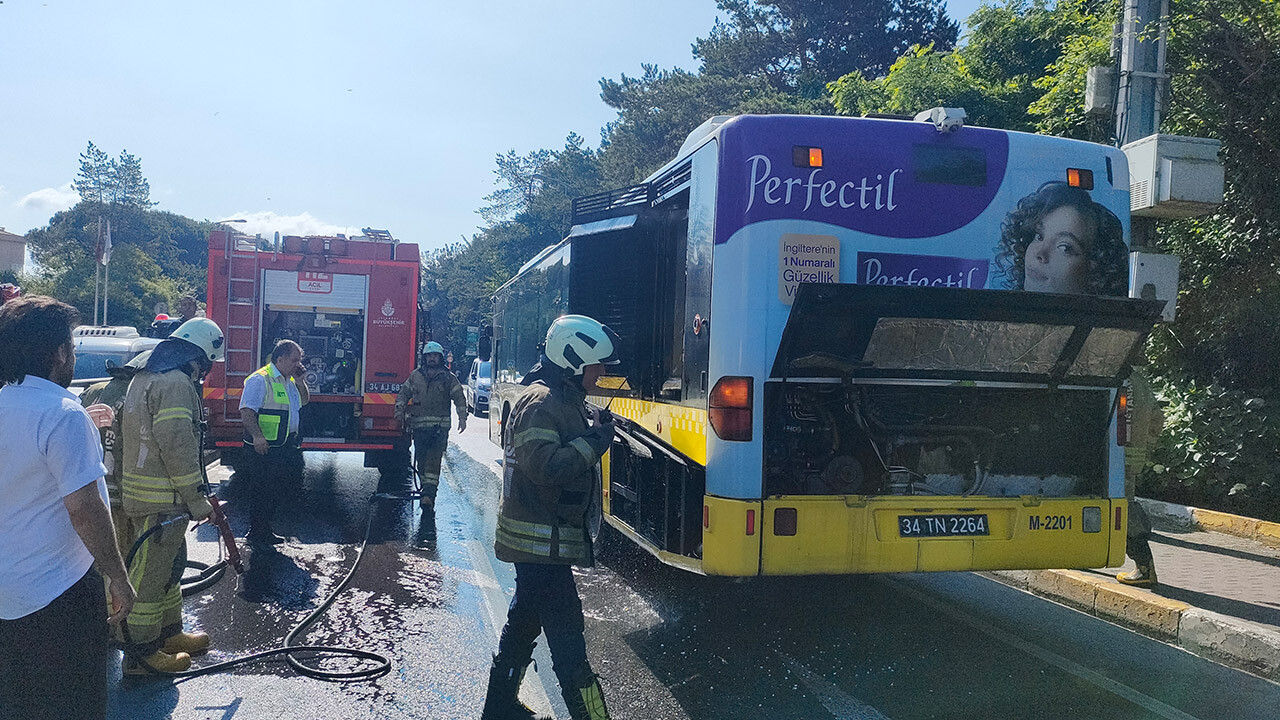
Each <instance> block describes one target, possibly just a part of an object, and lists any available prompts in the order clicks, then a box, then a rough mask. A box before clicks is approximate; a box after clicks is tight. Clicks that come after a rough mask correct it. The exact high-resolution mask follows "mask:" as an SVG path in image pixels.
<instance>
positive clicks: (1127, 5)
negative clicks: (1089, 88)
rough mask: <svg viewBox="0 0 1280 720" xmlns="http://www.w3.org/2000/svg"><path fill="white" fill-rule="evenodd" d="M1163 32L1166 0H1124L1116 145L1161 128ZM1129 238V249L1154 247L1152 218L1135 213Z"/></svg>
mask: <svg viewBox="0 0 1280 720" xmlns="http://www.w3.org/2000/svg"><path fill="white" fill-rule="evenodd" d="M1168 36H1169V0H1124V21H1123V25H1122V26H1121V42H1120V75H1119V92H1118V93H1117V98H1116V144H1117V145H1118V146H1120V147H1124V146H1125V145H1127V144H1129V143H1131V142H1134V141H1135V140H1141V139H1142V138H1145V137H1148V136H1150V135H1154V134H1156V133H1157V132H1159V131H1160V119H1161V117H1162V115H1163V113H1164V98H1165V87H1166V83H1167V82H1168V75H1167V74H1166V73H1165V47H1166V41H1167V39H1168ZM1129 236H1130V245H1131V247H1132V248H1133V249H1134V250H1147V249H1152V248H1154V247H1155V241H1156V220H1155V218H1151V217H1134V218H1133V219H1132V226H1131V227H1130V233H1129Z"/></svg>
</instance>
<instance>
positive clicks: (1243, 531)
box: [1137, 498, 1280, 548]
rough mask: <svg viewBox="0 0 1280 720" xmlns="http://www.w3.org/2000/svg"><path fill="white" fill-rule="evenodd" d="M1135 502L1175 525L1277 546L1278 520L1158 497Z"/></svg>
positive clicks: (1160, 518) (1278, 544)
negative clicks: (1190, 505) (1180, 503)
mask: <svg viewBox="0 0 1280 720" xmlns="http://www.w3.org/2000/svg"><path fill="white" fill-rule="evenodd" d="M1137 501H1138V502H1139V503H1141V504H1142V508H1143V509H1144V510H1146V511H1147V515H1149V516H1150V517H1151V519H1152V520H1162V521H1164V522H1167V523H1172V524H1174V525H1177V526H1178V527H1183V528H1190V529H1193V530H1205V531H1209V532H1218V533H1223V534H1225V535H1234V536H1236V537H1241V538H1245V539H1247V540H1253V541H1255V542H1260V543H1262V544H1263V545H1267V546H1269V547H1274V548H1280V523H1273V522H1268V521H1266V520H1256V519H1254V518H1249V517H1244V516H1242V515H1231V514H1230V513H1224V512H1218V511H1217V510H1204V509H1201V508H1194V507H1187V506H1186V505H1176V504H1174V503H1167V502H1161V501H1160V500H1149V499H1147V498H1137Z"/></svg>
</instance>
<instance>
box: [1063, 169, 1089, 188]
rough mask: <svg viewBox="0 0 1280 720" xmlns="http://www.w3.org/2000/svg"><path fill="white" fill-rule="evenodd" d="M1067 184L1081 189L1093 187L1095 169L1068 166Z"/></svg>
mask: <svg viewBox="0 0 1280 720" xmlns="http://www.w3.org/2000/svg"><path fill="white" fill-rule="evenodd" d="M1067 184H1068V185H1070V186H1071V187H1078V188H1080V189H1081V190H1092V189H1093V171H1092V170H1082V169H1080V168H1067Z"/></svg>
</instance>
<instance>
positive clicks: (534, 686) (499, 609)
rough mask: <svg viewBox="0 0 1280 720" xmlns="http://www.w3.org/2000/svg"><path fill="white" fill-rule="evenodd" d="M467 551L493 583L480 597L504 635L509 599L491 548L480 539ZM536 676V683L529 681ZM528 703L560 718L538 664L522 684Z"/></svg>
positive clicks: (497, 633) (491, 622)
mask: <svg viewBox="0 0 1280 720" xmlns="http://www.w3.org/2000/svg"><path fill="white" fill-rule="evenodd" d="M467 554H469V555H470V556H471V566H472V567H473V568H474V569H475V571H476V572H477V573H479V574H480V575H482V576H484V577H486V578H488V580H489V582H486V583H484V585H483V586H477V588H478V589H479V590H480V596H481V597H483V598H484V607H485V610H486V611H487V613H488V615H489V627H490V629H492V630H493V634H494V636H495V637H501V635H502V626H503V625H505V624H506V622H507V613H506V611H505V608H506V606H507V603H506V601H505V600H506V598H505V596H504V595H503V594H502V586H501V585H500V584H499V583H498V575H497V573H495V572H494V571H493V563H491V562H490V561H489V548H487V547H486V546H485V545H484V543H482V542H480V541H479V540H470V541H468V542H467ZM530 679H532V680H534V682H529V680H530ZM521 690H522V694H523V696H524V700H525V702H527V703H528V704H529V707H530V708H532V709H533V710H534V712H536V713H538V714H540V715H548V716H550V717H556V714H555V712H554V711H553V710H552V709H551V699H550V698H549V697H548V696H547V686H546V681H545V680H543V679H542V676H541V675H539V674H538V669H537V667H536V666H535V667H530V668H529V671H528V673H527V674H525V676H524V684H523V685H521Z"/></svg>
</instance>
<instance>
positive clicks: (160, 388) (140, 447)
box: [119, 318, 225, 675]
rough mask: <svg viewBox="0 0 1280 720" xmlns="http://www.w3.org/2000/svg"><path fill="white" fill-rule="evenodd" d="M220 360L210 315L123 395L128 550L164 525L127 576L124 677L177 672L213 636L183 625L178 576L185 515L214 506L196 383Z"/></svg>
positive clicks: (176, 336) (190, 326)
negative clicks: (131, 598)
mask: <svg viewBox="0 0 1280 720" xmlns="http://www.w3.org/2000/svg"><path fill="white" fill-rule="evenodd" d="M224 355H225V348H224V343H223V337H222V331H221V330H220V329H219V328H218V326H217V324H216V323H214V322H213V321H212V320H209V319H207V318H197V319H194V320H189V321H187V322H185V323H183V324H182V325H181V326H180V327H178V329H176V330H174V331H173V334H172V335H170V336H169V337H168V338H167V339H165V340H164V341H163V342H161V343H160V344H159V345H157V346H156V347H155V349H154V350H153V351H152V352H151V357H150V358H148V359H147V364H146V367H145V368H144V369H143V370H141V371H140V372H138V373H137V374H136V375H135V376H134V378H133V381H132V382H131V383H130V384H129V390H128V391H127V392H126V393H125V397H124V406H123V408H122V412H121V413H120V416H121V417H120V421H119V426H120V444H121V445H122V447H123V452H122V455H121V460H122V463H121V482H120V485H121V487H120V490H121V497H122V505H123V507H124V512H125V514H126V515H127V516H128V522H129V524H130V528H131V530H132V532H131V534H130V544H131V545H132V544H133V543H136V542H137V540H138V538H139V537H141V536H142V534H143V533H145V532H147V531H148V530H150V529H152V528H154V527H156V526H157V525H159V524H161V523H170V524H168V525H166V527H165V528H164V529H162V530H160V531H158V532H156V533H154V534H152V535H150V536H149V537H148V538H147V540H146V541H145V542H144V543H143V544H142V545H141V546H140V547H139V549H138V551H137V554H136V555H135V557H134V561H133V563H132V565H131V566H130V567H129V578H130V580H132V581H133V584H134V587H135V588H137V590H138V601H137V603H136V604H135V605H134V606H133V612H131V613H130V614H129V618H128V636H127V638H126V641H127V643H128V644H127V646H126V661H125V670H124V671H125V673H126V674H129V675H145V674H147V669H146V668H145V667H143V665H142V664H141V663H139V662H138V660H139V659H140V658H145V660H146V663H147V664H148V665H150V666H152V667H154V668H156V669H157V670H164V671H166V672H181V671H183V670H186V669H187V668H189V667H191V656H192V655H195V654H198V653H202V652H204V651H205V650H207V649H208V648H209V636H208V635H207V634H205V633H202V632H195V633H191V632H184V631H183V628H182V591H181V587H180V585H181V583H182V572H183V569H184V568H185V567H186V560H187V544H186V533H187V525H188V519H187V518H186V517H185V516H186V515H190V519H192V520H196V521H199V520H203V519H205V518H206V517H208V516H209V513H210V512H211V510H212V508H211V507H210V505H209V501H208V499H207V498H205V496H204V494H203V492H201V479H202V478H201V466H202V464H203V461H204V460H203V457H202V455H201V448H200V432H199V423H200V421H201V404H200V388H199V385H198V383H199V382H200V380H201V379H202V378H203V377H204V375H205V374H207V373H208V372H209V370H210V369H212V367H213V363H214V362H216V361H219V360H221V359H222V358H223V357H224Z"/></svg>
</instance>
